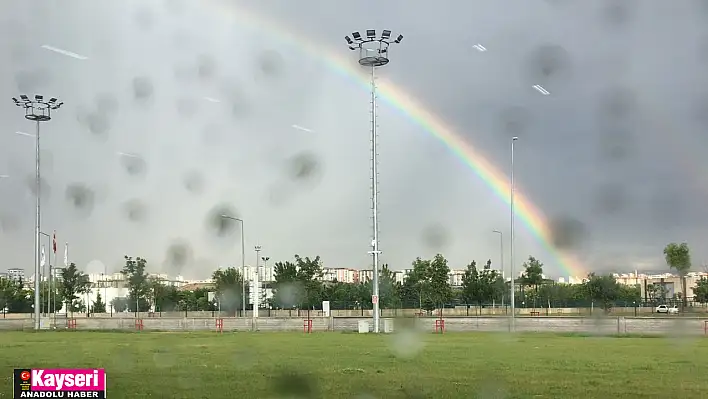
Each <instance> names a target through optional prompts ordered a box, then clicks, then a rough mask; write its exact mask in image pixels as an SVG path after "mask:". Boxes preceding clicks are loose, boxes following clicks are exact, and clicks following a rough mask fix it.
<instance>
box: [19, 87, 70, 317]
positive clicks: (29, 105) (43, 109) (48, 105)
mask: <svg viewBox="0 0 708 399" xmlns="http://www.w3.org/2000/svg"><path fill="white" fill-rule="evenodd" d="M12 101H13V102H14V103H15V105H16V106H18V107H21V108H23V109H24V110H25V119H27V120H30V121H34V122H36V124H37V133H36V136H35V185H36V186H35V190H36V203H35V208H36V209H35V210H36V213H35V219H34V329H35V330H39V329H40V327H41V323H40V319H41V304H40V300H39V290H40V286H39V283H40V281H39V280H40V273H41V266H40V261H41V255H40V246H41V245H40V240H41V237H40V234H41V231H40V230H41V210H42V208H41V202H40V182H41V180H40V174H39V123H40V122H48V121H50V120H52V110H56V109H59V107H61V106H62V105H63V104H64V103H57V99H56V98H54V97H52V98H50V99H49V100H48V101H45V100H44V96H43V95H41V94H37V95H35V96H34V99H31V98H29V97H27V95H25V94H22V95H20V99H19V100H18V99H17V98H15V97H13V98H12Z"/></svg>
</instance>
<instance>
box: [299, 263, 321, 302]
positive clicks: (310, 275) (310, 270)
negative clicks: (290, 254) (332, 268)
mask: <svg viewBox="0 0 708 399" xmlns="http://www.w3.org/2000/svg"><path fill="white" fill-rule="evenodd" d="M295 264H296V265H297V269H298V272H297V276H298V281H300V283H301V284H302V287H303V303H302V306H303V307H304V308H307V309H312V308H314V307H318V306H320V304H321V303H322V289H323V285H322V280H321V278H322V260H321V259H320V257H319V256H316V257H315V258H314V259H310V258H309V257H305V258H302V257H301V256H300V255H295Z"/></svg>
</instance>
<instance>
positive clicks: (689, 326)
mask: <svg viewBox="0 0 708 399" xmlns="http://www.w3.org/2000/svg"><path fill="white" fill-rule="evenodd" d="M218 319H221V320H222V323H223V324H222V328H223V331H264V332H266V331H293V332H295V331H299V332H302V331H303V323H304V320H307V319H306V318H294V317H262V318H257V319H252V318H245V317H224V318H212V317H182V318H179V317H172V318H168V317H155V318H150V317H146V318H137V319H136V318H124V317H90V318H76V319H71V318H69V319H57V320H56V323H55V324H54V323H52V325H51V326H50V328H56V329H61V330H64V329H76V330H124V331H136V330H137V331H210V330H211V331H217V327H218V324H217V320H218ZM310 319H311V320H312V331H313V332H323V331H351V332H354V331H358V324H359V321H360V320H370V319H369V318H362V317H311V318H310ZM72 320H73V321H72ZM394 320H395V321H394V329H395V328H397V327H398V326H399V325H400V323H404V322H405V323H413V325H415V327H416V328H417V329H420V330H421V331H431V332H432V331H433V329H434V325H435V320H436V318H433V317H419V318H405V319H394ZM706 322H708V318H689V317H637V318H635V317H621V316H620V317H550V316H549V317H517V318H516V319H515V325H516V331H517V332H551V333H585V334H597V335H613V334H647V335H651V334H656V335H676V336H692V335H693V336H698V335H705V334H706V330H705V329H706ZM32 328H33V320H32V319H29V318H26V319H0V330H31V329H32ZM445 330H446V331H447V332H465V331H468V332H472V331H489V332H508V331H510V319H509V318H505V317H448V318H445Z"/></svg>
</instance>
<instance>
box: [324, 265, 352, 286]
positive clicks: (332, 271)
mask: <svg viewBox="0 0 708 399" xmlns="http://www.w3.org/2000/svg"><path fill="white" fill-rule="evenodd" d="M359 274H360V271H359V270H356V269H348V268H345V267H326V268H323V269H322V280H323V281H338V282H340V283H346V284H353V283H357V282H359V277H360V276H359Z"/></svg>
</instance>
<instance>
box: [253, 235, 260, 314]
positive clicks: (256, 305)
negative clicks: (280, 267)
mask: <svg viewBox="0 0 708 399" xmlns="http://www.w3.org/2000/svg"><path fill="white" fill-rule="evenodd" d="M254 249H255V250H256V272H255V273H253V319H254V322H255V319H257V318H258V308H259V303H258V302H259V301H258V300H259V299H260V298H258V296H259V295H260V294H261V287H260V285H259V284H260V283H259V280H260V278H259V277H260V276H259V275H258V274H259V273H260V268H259V267H260V264H259V261H260V259H261V246H260V245H256V246H255V247H254ZM254 328H255V324H254Z"/></svg>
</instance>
